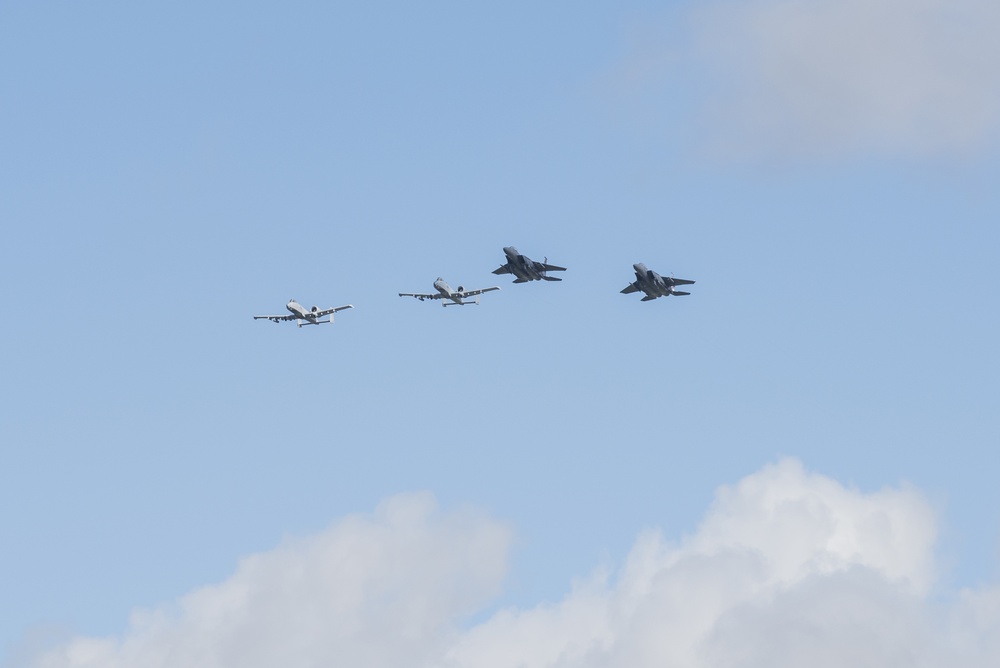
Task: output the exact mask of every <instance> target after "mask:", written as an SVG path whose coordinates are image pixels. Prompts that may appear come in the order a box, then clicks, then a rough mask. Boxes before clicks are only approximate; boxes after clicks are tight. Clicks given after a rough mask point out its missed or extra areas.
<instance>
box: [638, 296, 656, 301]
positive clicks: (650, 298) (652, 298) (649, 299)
mask: <svg viewBox="0 0 1000 668" xmlns="http://www.w3.org/2000/svg"><path fill="white" fill-rule="evenodd" d="M654 299H656V297H653V296H652V295H646V296H645V297H643V298H642V299H641V300H639V301H644V302H651V301H653V300H654Z"/></svg>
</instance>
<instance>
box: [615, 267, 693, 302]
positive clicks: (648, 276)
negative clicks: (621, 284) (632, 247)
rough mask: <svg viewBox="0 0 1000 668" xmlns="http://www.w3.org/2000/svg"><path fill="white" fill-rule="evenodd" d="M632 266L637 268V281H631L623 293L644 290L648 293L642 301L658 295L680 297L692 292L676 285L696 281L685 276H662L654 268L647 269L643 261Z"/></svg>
mask: <svg viewBox="0 0 1000 668" xmlns="http://www.w3.org/2000/svg"><path fill="white" fill-rule="evenodd" d="M632 268H633V269H635V282H633V283H629V284H628V287H626V288H625V289H624V290H622V294H623V295H630V294H632V293H633V292H639V291H640V290H642V291H643V292H645V293H646V296H645V297H643V298H642V301H644V302H649V301H653V300H654V299H656V298H657V297H666V296H668V295H675V296H678V297H680V296H681V295H689V294H691V293H690V292H682V291H680V290H674V287H675V286H678V285H691V284H692V283H694V281H689V280H687V279H684V278H674V277H673V276H669V277H667V276H660V275H659V274H657V273H656V272H655V271H653V270H652V269H647V268H646V265H644V264H643V263H642V262H639V263H636V264H633V265H632Z"/></svg>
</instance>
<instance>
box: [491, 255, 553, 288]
mask: <svg viewBox="0 0 1000 668" xmlns="http://www.w3.org/2000/svg"><path fill="white" fill-rule="evenodd" d="M503 252H504V255H506V256H507V264H505V265H504V266H502V267H500V268H499V269H494V270H493V273H494V274H514V275H515V276H516V277H517V278H515V279H514V282H515V283H527V282H528V281H561V280H562V279H561V278H556V277H555V276H547V275H546V273H545V272H548V271H566V267H557V266H555V265H554V264H549V263H548V262H549V258H545V262H535V261H534V260H532V259H531V258H530V257H528V256H527V255H521V254H520V253H518V252H517V249H516V248H514V247H513V246H505V247H504V249H503Z"/></svg>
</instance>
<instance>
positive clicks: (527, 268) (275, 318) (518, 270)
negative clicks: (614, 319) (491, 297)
mask: <svg viewBox="0 0 1000 668" xmlns="http://www.w3.org/2000/svg"><path fill="white" fill-rule="evenodd" d="M503 252H504V255H505V256H506V258H507V262H506V263H505V264H503V265H502V266H500V267H499V268H497V269H494V270H493V273H494V274H498V275H499V274H513V275H514V276H515V278H514V282H515V283H527V282H529V281H561V280H562V279H561V278H556V277H555V276H549V275H548V272H550V271H566V267H557V266H556V265H554V264H549V259H548V258H545V261H544V262H535V261H534V260H532V259H531V258H529V257H528V256H527V255H522V254H521V253H519V252H518V250H517V249H516V248H514V247H513V246H505V247H504V249H503ZM632 268H633V269H634V270H635V281H633V282H632V283H629V284H628V286H626V287H625V288H624V289H623V290H622V291H621V292H622V294H626V295H628V294H632V293H633V292H643V293H645V296H644V297H643V298H642V301H644V302H648V301H653V300H654V299H657V298H659V297H667V296H670V295H674V296H676V297H680V296H683V295H689V294H691V293H690V292H684V291H682V290H677V289H676V288H677V286H678V285H691V284H692V283H694V281H689V280H687V279H686V278H674V277H673V276H669V277H668V276H661V275H660V274H658V273H656V272H655V271H653V270H652V269H648V268H647V267H646V265H644V264H643V263H641V262H637V263H636V264H634V265H632ZM434 289H435V290H437V292H432V293H418V292H400V293H399V296H400V297H415V298H417V299H419V300H420V301H424V300H425V299H431V300H434V299H440V300H442V301H441V306H468V305H469V304H478V303H479V295H481V294H484V293H486V292H493V291H494V290H499V289H500V288H499V287H497V286H495V285H494V286H492V287H489V288H479V289H476V290H466V289H465V288H464V287H463V286H461V285H460V286H458V289H457V290H452V289H451V286H450V285H448V284H447V283H445V281H444V279H443V278H441V277H440V276H438V279H437V280H436V281H434ZM469 297H475V298H476V299H475V300H474V301H469ZM285 308H287V309H288V311H289V312H290V315H255V316H254V317H253V319H254V320H270V321H271V322H284V321H289V320H293V321H295V322H296V323H297V324H298V326H299V327H302V326H303V325H323V324H326V323H332V322H333V314H334V313H336V312H337V311H343V310H344V309H349V308H354V307H353V306H352V305H351V304H347V305H346V306H337V307H334V308H328V309H320V308H318V307H316V306H313V307H312V308H311V309H308V310H307V309H306V308H305V307H304V306H302V305H301V304H299V303H298V302H297V301H295V300H294V299H292V300H289V302H288V304H286V305H285ZM326 316H329V318H328V319H327V320H321V318H325V317H326Z"/></svg>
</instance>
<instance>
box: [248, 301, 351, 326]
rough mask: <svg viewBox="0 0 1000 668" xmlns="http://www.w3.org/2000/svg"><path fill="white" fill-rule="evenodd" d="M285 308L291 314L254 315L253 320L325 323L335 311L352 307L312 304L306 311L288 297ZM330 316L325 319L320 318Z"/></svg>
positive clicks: (302, 323) (328, 321) (300, 324)
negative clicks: (324, 306) (320, 306)
mask: <svg viewBox="0 0 1000 668" xmlns="http://www.w3.org/2000/svg"><path fill="white" fill-rule="evenodd" d="M285 308H287V309H288V310H289V311H291V313H292V314H291V315H255V316H254V317H253V319H254V320H262V319H263V320H270V321H271V322H283V321H287V320H294V321H295V322H296V323H297V324H298V326H299V327H301V326H302V325H325V324H327V323H331V322H333V314H334V313H336V312H337V311H343V310H344V309H349V308H354V307H353V306H352V305H350V304H348V305H347V306H337V307H335V308H327V309H323V310H320V308H319V307H318V306H313V307H312V308H311V309H309V310H308V311H307V310H306V307H305V306H303V305H302V304H300V303H298V302H297V301H295V300H294V299H289V300H288V303H287V304H285ZM325 316H330V317H329V318H328V319H327V320H320V318H322V317H325Z"/></svg>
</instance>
